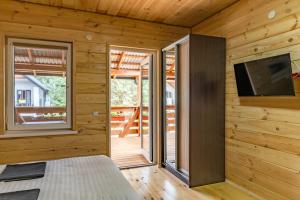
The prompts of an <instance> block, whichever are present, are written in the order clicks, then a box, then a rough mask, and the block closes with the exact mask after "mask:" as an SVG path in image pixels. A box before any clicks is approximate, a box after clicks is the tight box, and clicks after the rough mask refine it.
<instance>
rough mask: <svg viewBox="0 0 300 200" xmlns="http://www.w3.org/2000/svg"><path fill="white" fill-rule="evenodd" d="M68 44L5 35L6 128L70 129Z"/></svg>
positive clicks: (69, 52)
mask: <svg viewBox="0 0 300 200" xmlns="http://www.w3.org/2000/svg"><path fill="white" fill-rule="evenodd" d="M71 49H72V44H70V43H62V42H50V41H39V40H26V39H17V38H8V40H7V77H6V83H7V99H6V104H7V106H6V115H7V130H14V131H17V130H44V129H70V128H71V64H72V58H71V57H72V52H71Z"/></svg>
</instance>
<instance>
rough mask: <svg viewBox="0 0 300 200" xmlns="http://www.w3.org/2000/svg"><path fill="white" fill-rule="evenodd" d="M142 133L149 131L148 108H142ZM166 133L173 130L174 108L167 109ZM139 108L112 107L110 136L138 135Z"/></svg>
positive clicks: (139, 129)
mask: <svg viewBox="0 0 300 200" xmlns="http://www.w3.org/2000/svg"><path fill="white" fill-rule="evenodd" d="M142 110H143V120H142V121H143V131H145V132H147V131H148V130H149V112H148V107H143V108H142ZM167 113H168V114H167V120H168V121H167V124H168V131H174V130H175V106H168V107H167ZM140 115H141V113H140V107H137V106H113V107H111V134H112V135H118V136H119V137H125V136H127V135H129V134H137V135H140V134H141V133H140V131H141V128H140V124H141V123H140V120H141V119H140Z"/></svg>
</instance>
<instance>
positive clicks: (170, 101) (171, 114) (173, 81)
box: [162, 47, 178, 169]
mask: <svg viewBox="0 0 300 200" xmlns="http://www.w3.org/2000/svg"><path fill="white" fill-rule="evenodd" d="M176 52H177V48H176V47H174V48H171V49H168V50H165V51H163V71H162V74H163V128H164V130H163V138H164V145H163V146H164V156H163V157H164V164H165V165H168V166H171V167H173V168H175V169H177V166H178V163H177V160H178V159H177V123H176V122H177V84H178V83H177V73H176V72H177V64H176V62H177V61H176Z"/></svg>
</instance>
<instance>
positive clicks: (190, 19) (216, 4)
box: [21, 0, 238, 27]
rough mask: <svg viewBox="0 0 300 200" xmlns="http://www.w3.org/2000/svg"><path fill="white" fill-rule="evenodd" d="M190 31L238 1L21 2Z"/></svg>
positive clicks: (48, 0) (53, 0)
mask: <svg viewBox="0 0 300 200" xmlns="http://www.w3.org/2000/svg"><path fill="white" fill-rule="evenodd" d="M21 1H26V2H31V3H39V4H44V5H51V6H57V7H65V8H72V9H76V10H83V11H89V12H96V13H101V14H109V15H113V16H120V17H127V18H134V19H140V20H145V21H151V22H159V23H165V24H170V25H179V26H185V27H192V26H194V25H196V24H198V23H200V22H201V21H203V20H204V19H206V18H208V17H210V16H212V15H214V14H216V13H218V12H219V11H221V10H222V9H225V8H227V7H228V6H229V5H231V4H233V3H235V2H237V1H238V0H184V1H183V0H21Z"/></svg>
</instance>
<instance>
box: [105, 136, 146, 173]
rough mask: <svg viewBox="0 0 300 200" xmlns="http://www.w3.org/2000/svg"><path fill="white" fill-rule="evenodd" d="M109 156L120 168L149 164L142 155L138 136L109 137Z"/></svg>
mask: <svg viewBox="0 0 300 200" xmlns="http://www.w3.org/2000/svg"><path fill="white" fill-rule="evenodd" d="M111 158H112V160H113V161H114V163H115V164H116V165H117V166H118V167H120V168H128V167H134V166H140V165H149V164H150V163H149V162H148V160H147V159H146V158H145V157H144V155H143V151H142V149H141V138H140V137H138V136H128V137H124V138H119V137H111Z"/></svg>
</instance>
